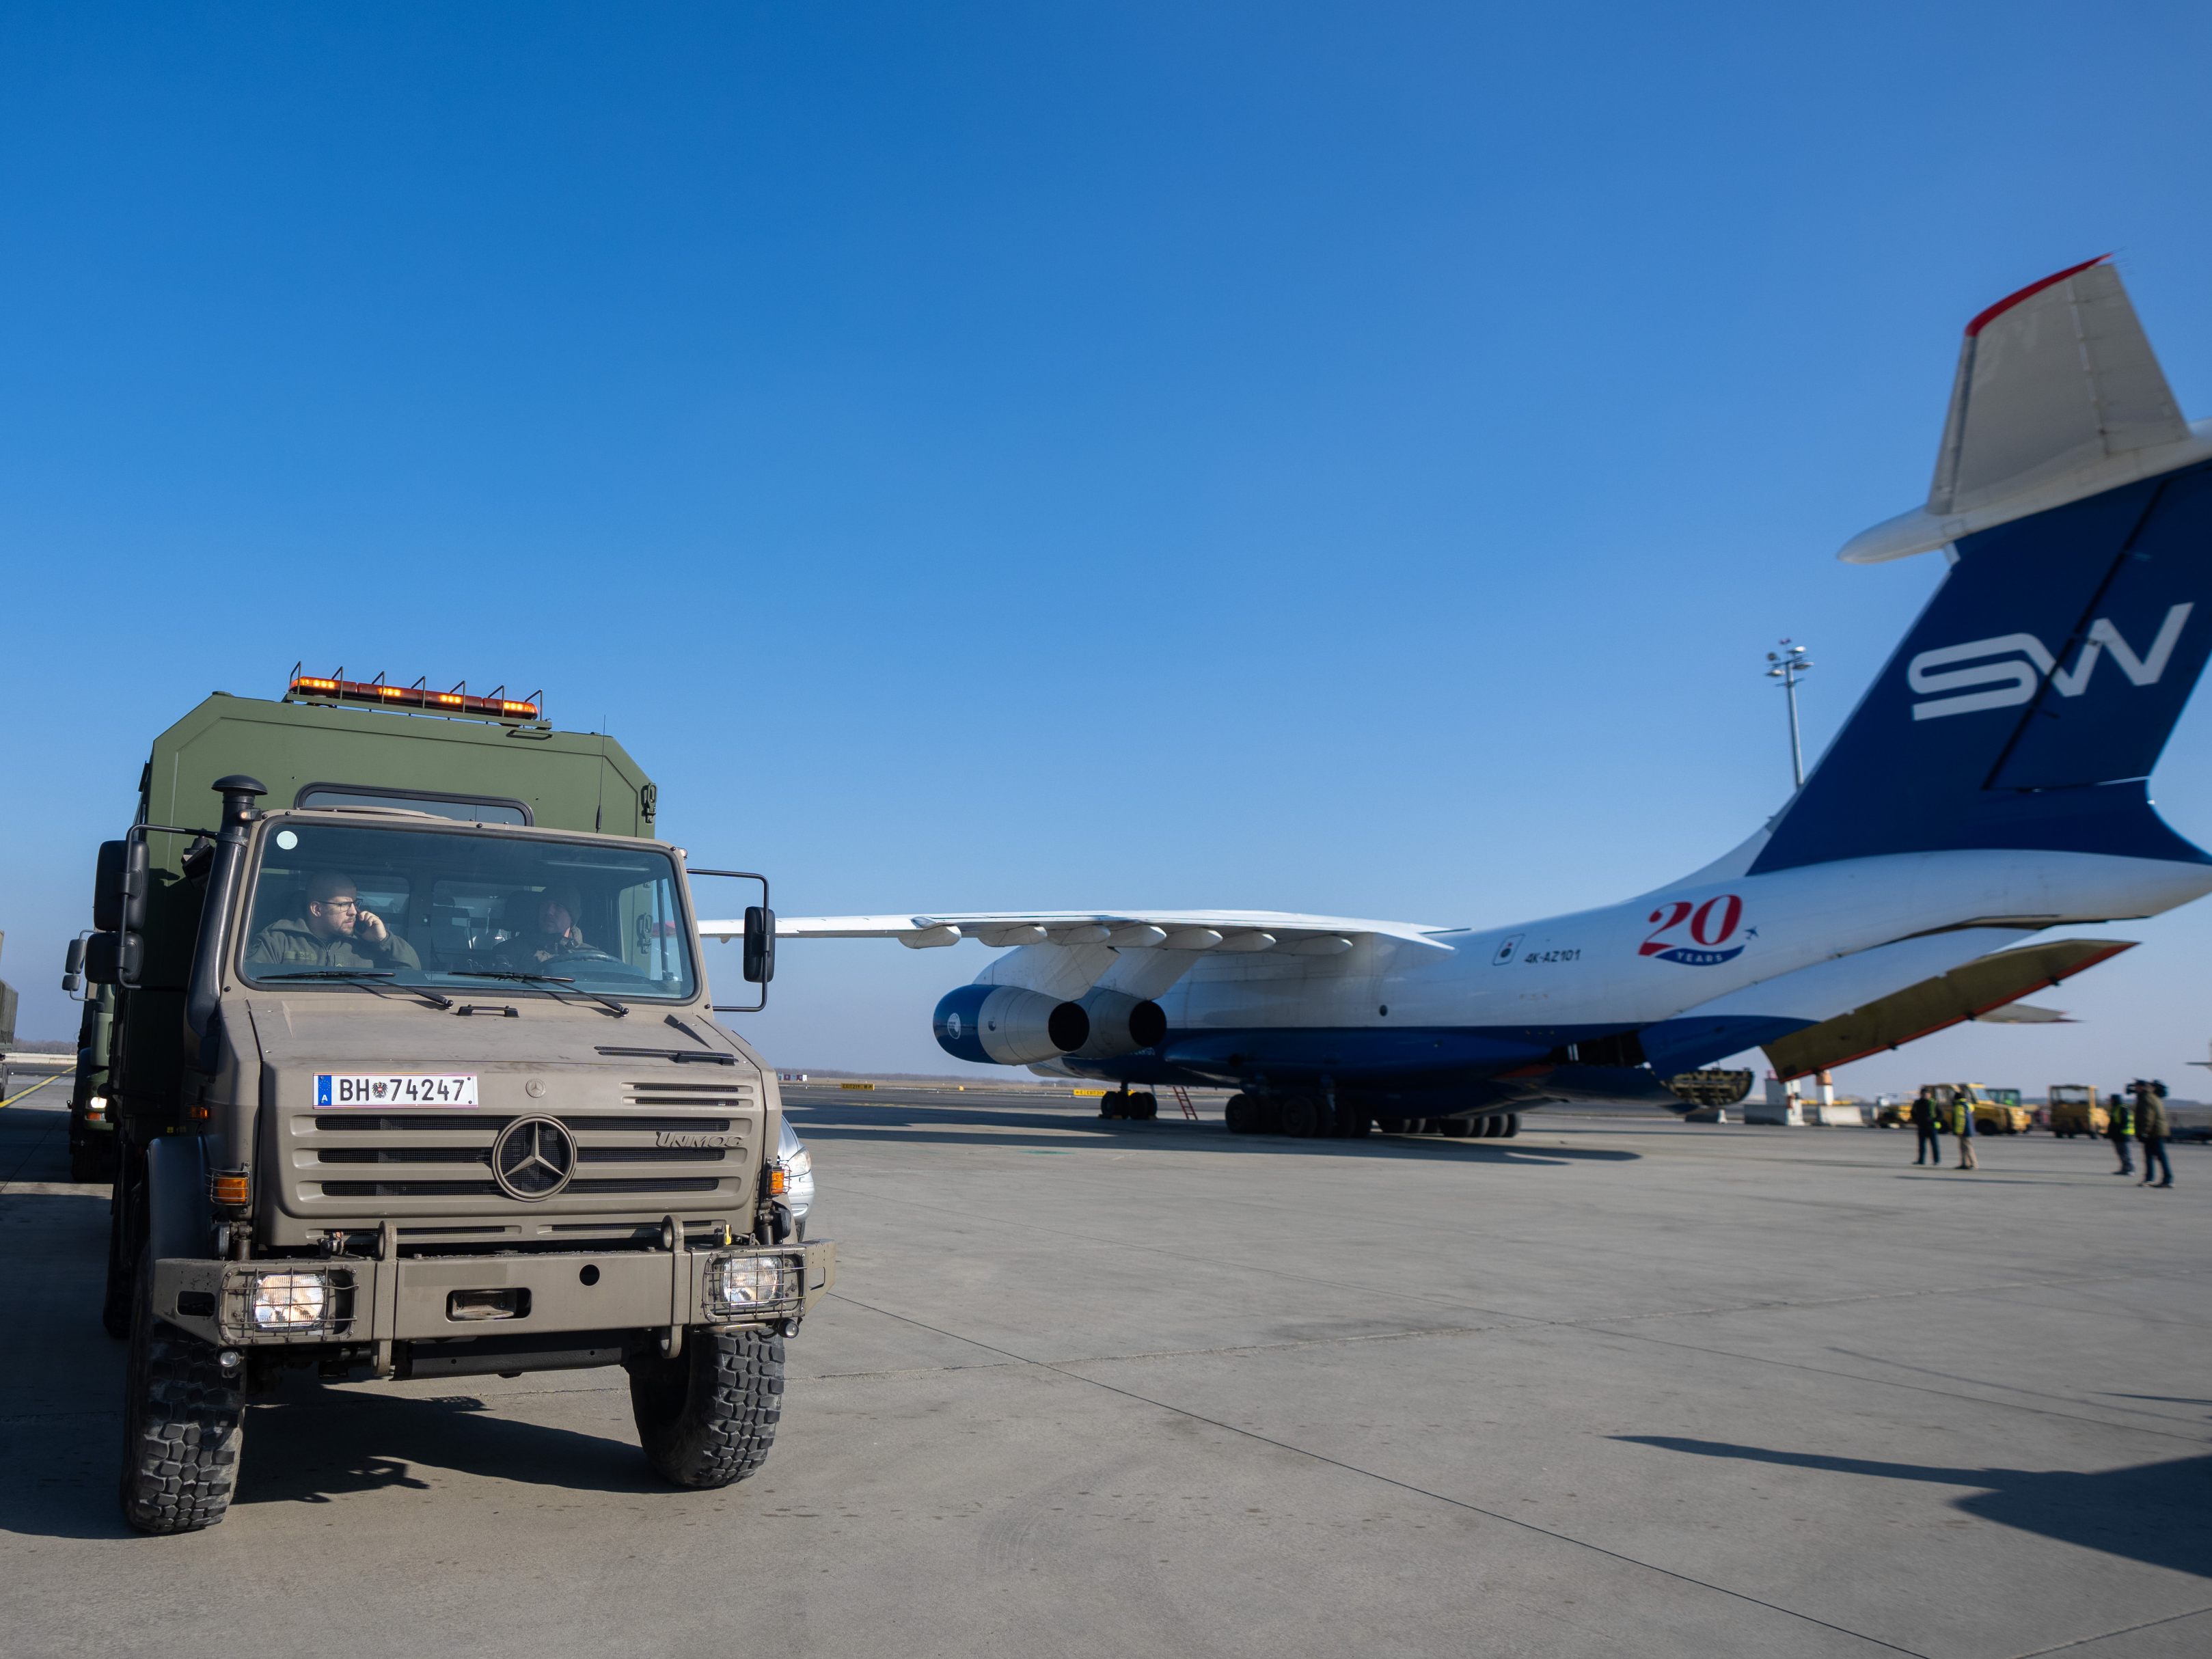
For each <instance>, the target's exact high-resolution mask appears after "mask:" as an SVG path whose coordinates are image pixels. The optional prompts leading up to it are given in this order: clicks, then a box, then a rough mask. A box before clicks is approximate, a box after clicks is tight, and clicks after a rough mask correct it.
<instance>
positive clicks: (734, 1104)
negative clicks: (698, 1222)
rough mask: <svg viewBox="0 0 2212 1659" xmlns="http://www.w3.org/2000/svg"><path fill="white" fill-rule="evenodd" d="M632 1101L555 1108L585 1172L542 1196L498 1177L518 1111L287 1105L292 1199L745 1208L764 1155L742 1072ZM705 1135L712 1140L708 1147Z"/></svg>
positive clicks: (753, 1099) (287, 1175)
mask: <svg viewBox="0 0 2212 1659" xmlns="http://www.w3.org/2000/svg"><path fill="white" fill-rule="evenodd" d="M623 1101H624V1103H625V1104H626V1106H627V1107H628V1109H626V1110H618V1111H598V1112H592V1111H577V1112H565V1111H553V1112H550V1113H547V1114H545V1115H548V1116H551V1117H554V1118H556V1119H557V1120H558V1121H560V1122H561V1124H562V1127H565V1128H567V1129H568V1133H570V1134H571V1135H573V1136H574V1138H575V1141H576V1170H575V1175H574V1177H573V1178H572V1179H571V1180H570V1181H569V1182H568V1186H567V1187H566V1188H563V1189H562V1191H560V1192H559V1193H557V1194H555V1195H554V1196H552V1197H551V1198H549V1199H546V1200H544V1201H543V1202H539V1203H524V1202H522V1201H520V1200H515V1199H513V1198H510V1197H509V1196H507V1194H506V1193H504V1192H502V1191H501V1189H500V1188H499V1186H498V1184H497V1183H496V1182H494V1181H493V1180H492V1178H491V1151H492V1143H493V1142H494V1141H495V1139H497V1138H498V1136H499V1133H500V1131H501V1130H502V1129H504V1128H505V1127H507V1125H508V1124H509V1123H511V1122H513V1121H514V1120H515V1119H516V1118H517V1117H519V1116H524V1115H530V1116H535V1115H538V1114H537V1113H535V1112H532V1113H523V1112H518V1111H515V1110H513V1109H508V1110H504V1111H501V1110H486V1111H468V1112H461V1111H444V1112H382V1113H356V1112H337V1111H325V1112H319V1113H318V1112H288V1113H285V1114H283V1115H282V1118H281V1119H280V1121H282V1122H283V1125H284V1129H283V1136H284V1139H286V1141H287V1142H288V1144H287V1145H286V1146H284V1147H283V1157H282V1158H280V1159H279V1164H280V1166H281V1167H282V1169H283V1176H284V1184H285V1186H286V1188H288V1190H287V1192H286V1194H285V1196H286V1200H287V1202H286V1206H285V1207H286V1208H287V1209H288V1210H289V1212H291V1213H293V1214H295V1215H297V1216H300V1217H301V1218H314V1217H316V1216H317V1215H328V1216H331V1218H334V1219H336V1218H339V1216H340V1215H341V1213H342V1212H344V1211H346V1210H348V1209H349V1208H351V1207H353V1206H354V1205H355V1204H356V1203H357V1201H358V1200H362V1199H378V1200H397V1202H396V1203H395V1204H393V1205H392V1206H388V1208H389V1212H390V1213H392V1214H393V1215H394V1216H395V1218H396V1217H401V1216H410V1217H428V1216H430V1215H438V1216H486V1215H505V1216H510V1217H512V1216H518V1215H521V1214H539V1215H544V1216H546V1217H547V1218H549V1219H550V1218H552V1217H554V1216H561V1215H567V1216H574V1215H575V1214H577V1213H578V1212H583V1213H587V1214H588V1213H592V1212H606V1211H609V1210H616V1209H623V1210H627V1209H633V1208H635V1207H636V1205H637V1203H638V1202H639V1201H644V1202H646V1203H647V1204H650V1205H652V1206H655V1207H659V1206H664V1205H666V1206H672V1207H679V1208H682V1209H685V1210H690V1211H693V1212H697V1211H699V1210H702V1209H706V1210H708V1211H709V1212H726V1211H729V1210H733V1209H735V1208H737V1207H738V1206H739V1205H740V1204H741V1203H742V1202H743V1201H744V1198H745V1196H746V1194H747V1193H748V1192H749V1190H750V1185H751V1181H752V1175H753V1170H754V1169H755V1167H756V1166H757V1164H759V1162H760V1158H761V1152H762V1148H761V1128H760V1125H761V1117H760V1107H759V1100H758V1096H757V1092H756V1091H755V1090H754V1088H753V1087H752V1086H751V1085H749V1084H743V1083H739V1082H738V1081H736V1080H735V1079H722V1080H719V1081H717V1082H714V1083H712V1084H702V1083H686V1082H675V1081H662V1080H660V1079H654V1080H653V1081H652V1082H650V1083H642V1082H641V1083H631V1084H627V1085H623ZM702 1142H705V1143H707V1144H704V1145H702V1144H701V1143H702Z"/></svg>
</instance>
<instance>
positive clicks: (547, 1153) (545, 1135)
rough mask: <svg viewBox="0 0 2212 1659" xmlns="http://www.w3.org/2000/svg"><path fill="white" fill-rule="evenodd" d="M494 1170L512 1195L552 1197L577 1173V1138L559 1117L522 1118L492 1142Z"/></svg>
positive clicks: (496, 1179) (493, 1177)
mask: <svg viewBox="0 0 2212 1659" xmlns="http://www.w3.org/2000/svg"><path fill="white" fill-rule="evenodd" d="M491 1173H492V1179H493V1180H495V1181H496V1182H499V1186H500V1190H501V1192H503V1193H505V1194H507V1196H508V1197H509V1198H520V1199H525V1200H532V1199H540V1198H550V1197H552V1196H553V1194H556V1193H557V1192H559V1191H560V1190H561V1189H562V1188H563V1187H565V1186H567V1185H568V1180H569V1177H570V1176H574V1174H575V1173H576V1138H575V1137H574V1135H572V1134H570V1133H568V1127H567V1126H566V1125H564V1124H563V1123H562V1122H561V1121H560V1120H559V1119H557V1118H550V1117H519V1118H517V1119H515V1120H514V1121H513V1122H512V1123H510V1124H508V1125H507V1127H505V1128H504V1129H501V1131H500V1132H499V1139H496V1140H495V1141H493V1142H492V1144H491Z"/></svg>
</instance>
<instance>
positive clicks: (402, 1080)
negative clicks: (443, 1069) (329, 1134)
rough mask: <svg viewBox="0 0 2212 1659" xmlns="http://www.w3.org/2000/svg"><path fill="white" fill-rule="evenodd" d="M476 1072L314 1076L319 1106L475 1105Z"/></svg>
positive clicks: (339, 1073)
mask: <svg viewBox="0 0 2212 1659" xmlns="http://www.w3.org/2000/svg"><path fill="white" fill-rule="evenodd" d="M476 1103H477V1079H476V1073H473V1072H465V1073H423V1072H321V1073H317V1074H316V1077H315V1104H316V1105H318V1106H329V1107H333V1108H336V1107H342V1106H473V1105H475V1104H476Z"/></svg>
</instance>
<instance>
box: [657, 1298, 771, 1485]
mask: <svg viewBox="0 0 2212 1659" xmlns="http://www.w3.org/2000/svg"><path fill="white" fill-rule="evenodd" d="M629 1405H630V1413H631V1415H632V1416H634V1417H635V1419H637V1437H638V1441H639V1443H641V1445H643V1446H644V1448H645V1456H646V1461H647V1462H649V1463H651V1464H652V1465H653V1471H654V1473H656V1474H659V1476H660V1478H661V1479H662V1480H666V1481H668V1482H669V1483H670V1484H671V1485H673V1486H690V1487H692V1488H694V1489H695V1490H698V1491H708V1490H711V1489H713V1488H714V1487H716V1486H728V1485H730V1484H731V1482H732V1481H736V1480H744V1478H745V1477H746V1476H747V1475H749V1474H751V1473H752V1472H753V1471H754V1470H755V1469H757V1468H760V1466H761V1465H762V1464H763V1463H764V1462H767V1461H768V1449H769V1447H770V1446H772V1445H774V1444H775V1425H776V1421H777V1419H779V1418H781V1416H782V1415H783V1339H782V1338H781V1337H780V1336H772V1335H770V1334H768V1333H767V1332H765V1331H712V1330H705V1329H697V1328H695V1329H693V1330H690V1331H688V1332H686V1333H685V1334H684V1352H682V1353H680V1354H678V1355H677V1357H676V1358H673V1359H634V1360H632V1361H631V1362H630V1363H629Z"/></svg>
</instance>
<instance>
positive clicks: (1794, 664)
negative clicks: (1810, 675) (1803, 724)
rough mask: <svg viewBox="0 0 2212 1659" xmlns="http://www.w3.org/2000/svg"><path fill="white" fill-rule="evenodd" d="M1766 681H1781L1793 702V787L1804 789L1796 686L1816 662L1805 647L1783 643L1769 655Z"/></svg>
mask: <svg viewBox="0 0 2212 1659" xmlns="http://www.w3.org/2000/svg"><path fill="white" fill-rule="evenodd" d="M1766 661H1767V670H1766V678H1769V679H1770V680H1780V681H1781V682H1782V689H1783V690H1784V692H1786V693H1787V694H1788V695H1789V698H1790V784H1791V786H1792V787H1795V788H1798V789H1802V788H1803V787H1805V745H1804V743H1803V741H1802V739H1801V738H1799V737H1798V735H1797V682H1798V681H1799V680H1800V679H1801V678H1803V677H1804V675H1805V673H1806V672H1807V671H1808V670H1809V669H1810V668H1811V667H1812V666H1813V659H1811V658H1810V657H1808V656H1807V655H1806V654H1805V647H1803V646H1802V645H1792V644H1790V641H1788V640H1784V641H1782V649H1781V650H1779V651H1770V652H1768V653H1766Z"/></svg>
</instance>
